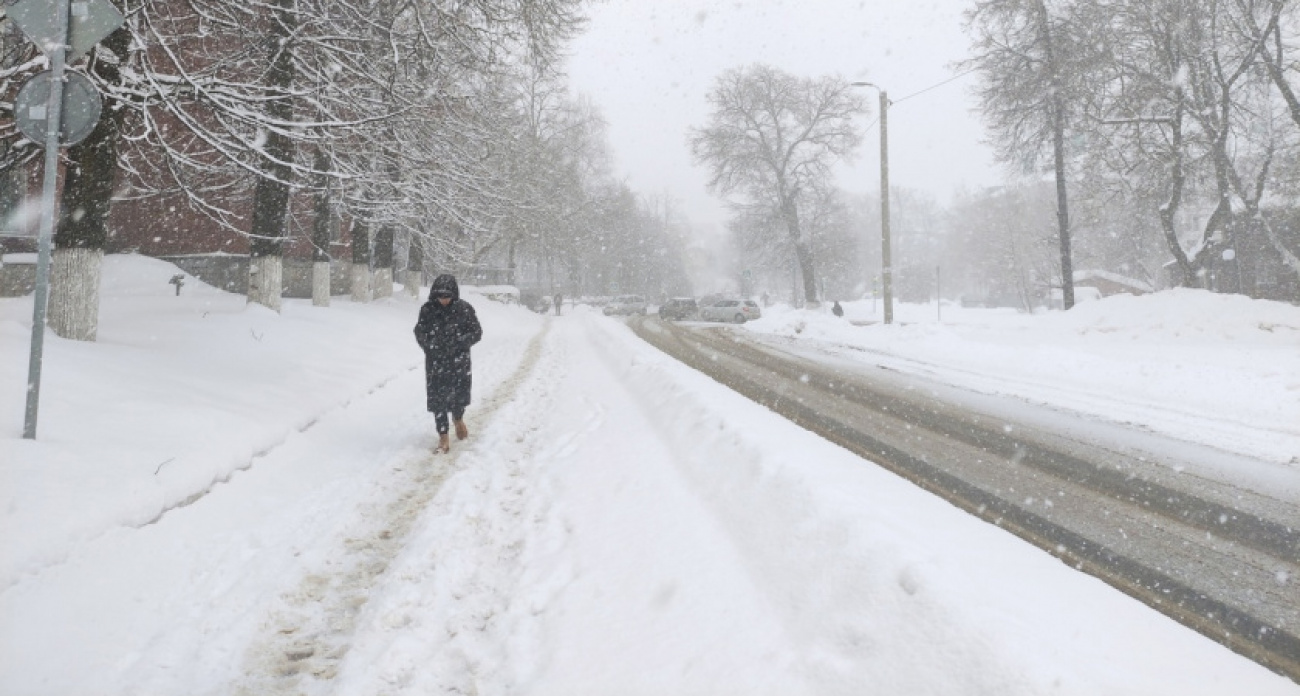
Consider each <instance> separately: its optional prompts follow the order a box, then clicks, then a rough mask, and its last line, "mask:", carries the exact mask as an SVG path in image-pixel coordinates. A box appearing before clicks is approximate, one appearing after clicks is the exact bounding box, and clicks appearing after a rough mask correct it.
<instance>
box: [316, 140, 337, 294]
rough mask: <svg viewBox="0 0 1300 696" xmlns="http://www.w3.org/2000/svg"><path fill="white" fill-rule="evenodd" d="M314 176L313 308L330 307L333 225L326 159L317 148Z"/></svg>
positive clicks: (327, 161)
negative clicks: (330, 250) (331, 228)
mask: <svg viewBox="0 0 1300 696" xmlns="http://www.w3.org/2000/svg"><path fill="white" fill-rule="evenodd" d="M313 166H314V167H315V169H316V171H317V172H321V173H320V174H318V175H317V179H316V200H315V210H314V213H315V217H314V219H313V220H312V227H311V247H312V251H311V260H312V265H311V303H312V304H313V305H314V306H316V307H328V306H330V254H329V248H330V227H331V226H332V225H333V224H334V219H333V216H332V215H331V212H330V209H331V205H330V179H329V175H328V174H325V173H324V172H325V171H327V170H328V169H329V166H330V162H329V158H328V157H326V156H325V152H324V151H323V150H321V149H320V148H317V150H316V161H315V163H314V165H313Z"/></svg>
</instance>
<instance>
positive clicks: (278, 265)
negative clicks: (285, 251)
mask: <svg viewBox="0 0 1300 696" xmlns="http://www.w3.org/2000/svg"><path fill="white" fill-rule="evenodd" d="M283 283H284V263H283V259H281V258H280V257H279V256H257V257H254V258H251V259H249V260H248V301H249V302H256V303H257V304H260V305H262V306H263V307H267V308H269V309H274V310H275V311H277V312H278V311H280V293H281V286H282V284H283Z"/></svg>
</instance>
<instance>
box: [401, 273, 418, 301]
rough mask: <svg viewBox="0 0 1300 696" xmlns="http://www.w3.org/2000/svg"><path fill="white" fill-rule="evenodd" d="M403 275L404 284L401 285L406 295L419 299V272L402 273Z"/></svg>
mask: <svg viewBox="0 0 1300 696" xmlns="http://www.w3.org/2000/svg"><path fill="white" fill-rule="evenodd" d="M403 275H404V276H406V278H405V282H404V283H403V285H405V286H406V294H408V295H410V296H411V297H419V296H420V272H419V271H406V272H404V273H403Z"/></svg>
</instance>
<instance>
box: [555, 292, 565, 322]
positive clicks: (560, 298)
mask: <svg viewBox="0 0 1300 696" xmlns="http://www.w3.org/2000/svg"><path fill="white" fill-rule="evenodd" d="M563 307H564V295H561V294H560V293H558V292H557V293H555V316H557V317H558V316H560V309H562V308H563Z"/></svg>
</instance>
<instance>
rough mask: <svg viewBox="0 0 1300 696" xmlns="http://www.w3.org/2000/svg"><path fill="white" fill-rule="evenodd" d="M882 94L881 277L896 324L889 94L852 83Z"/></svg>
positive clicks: (888, 315)
mask: <svg viewBox="0 0 1300 696" xmlns="http://www.w3.org/2000/svg"><path fill="white" fill-rule="evenodd" d="M849 84H850V85H851V86H853V87H871V88H873V89H875V90H876V91H877V92H879V93H880V265H881V269H880V276H881V282H882V285H883V288H882V289H883V291H884V295H885V323H886V324H892V323H894V268H893V262H892V260H891V258H890V253H889V94H888V93H886V92H885V90H884V89H882V88H881V87H880V86H879V85H875V84H872V83H870V82H851V83H849Z"/></svg>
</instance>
